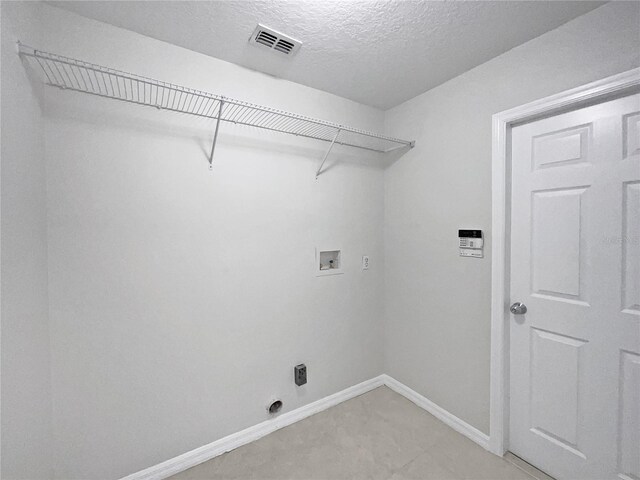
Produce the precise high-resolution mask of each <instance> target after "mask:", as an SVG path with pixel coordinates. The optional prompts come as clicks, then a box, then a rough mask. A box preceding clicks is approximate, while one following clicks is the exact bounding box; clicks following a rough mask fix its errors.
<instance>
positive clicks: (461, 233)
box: [458, 230, 484, 258]
mask: <svg viewBox="0 0 640 480" xmlns="http://www.w3.org/2000/svg"><path fill="white" fill-rule="evenodd" d="M458 242H459V243H458V246H459V247H460V256H461V257H476V258H482V257H484V239H483V238H482V230H458Z"/></svg>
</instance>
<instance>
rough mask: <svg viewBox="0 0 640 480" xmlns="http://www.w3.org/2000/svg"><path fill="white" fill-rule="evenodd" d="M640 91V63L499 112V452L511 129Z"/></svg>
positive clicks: (505, 431)
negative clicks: (609, 75) (635, 66)
mask: <svg viewBox="0 0 640 480" xmlns="http://www.w3.org/2000/svg"><path fill="white" fill-rule="evenodd" d="M639 91H640V68H634V69H633V70H629V71H627V72H623V73H620V74H617V75H613V76H611V77H608V78H605V79H603V80H598V81H596V82H593V83H589V84H587V85H583V86H581V87H577V88H574V89H571V90H567V91H565V92H562V93H559V94H557V95H552V96H550V97H546V98H543V99H541V100H536V101H534V102H531V103H527V104H525V105H522V106H519V107H516V108H513V109H510V110H505V111H503V112H500V113H496V114H495V115H493V118H492V122H493V133H492V177H491V180H492V197H491V200H492V207H491V209H492V213H491V217H492V221H491V229H492V230H491V232H492V242H491V367H490V408H489V412H490V420H489V433H490V436H489V450H490V451H491V452H492V453H495V454H496V455H499V456H502V455H504V453H505V452H506V451H507V450H508V448H509V438H508V436H509V428H508V426H509V403H508V401H507V396H508V392H509V375H508V369H507V367H508V363H507V362H508V358H509V324H508V319H509V311H508V308H509V305H508V302H509V280H510V279H509V269H510V265H509V258H510V257H509V254H510V252H509V239H510V225H509V217H510V203H511V202H510V185H511V182H510V171H511V154H510V151H509V149H510V145H511V142H510V138H511V128H512V126H513V125H515V124H518V123H522V122H525V121H531V120H534V119H536V118H542V117H546V116H551V115H557V114H559V113H563V112H566V111H570V110H575V109H578V108H581V107H584V106H587V105H590V104H595V103H600V102H603V101H606V100H609V99H612V98H616V97H622V96H626V95H629V94H633V93H637V92H639Z"/></svg>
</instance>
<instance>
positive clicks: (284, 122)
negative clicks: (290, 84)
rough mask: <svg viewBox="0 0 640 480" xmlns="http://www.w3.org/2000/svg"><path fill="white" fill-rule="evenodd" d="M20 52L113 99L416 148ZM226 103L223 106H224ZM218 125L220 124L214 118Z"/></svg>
mask: <svg viewBox="0 0 640 480" xmlns="http://www.w3.org/2000/svg"><path fill="white" fill-rule="evenodd" d="M18 51H19V53H20V55H21V56H23V57H25V58H33V59H35V64H36V65H37V66H38V67H39V69H40V70H41V71H42V73H43V74H44V77H45V83H46V84H48V85H51V86H55V87H59V88H61V89H65V90H71V91H76V92H81V93H88V94H90V95H94V96H99V97H104V98H111V99H115V100H120V101H124V102H128V103H133V104H137V105H145V106H151V107H156V108H159V109H163V110H169V111H173V112H177V113H185V114H189V115H195V116H199V117H204V118H209V119H214V120H217V122H220V121H223V122H229V123H234V124H237V125H246V126H251V127H256V128H260V129H264V130H270V131H275V132H280V133H285V134H290V135H295V136H299V137H303V138H313V139H316V140H321V141H324V142H329V143H331V146H333V144H338V145H346V146H350V147H356V148H362V149H365V150H370V151H375V152H388V151H393V150H397V149H399V148H412V147H413V145H414V142H413V141H408V140H402V139H398V138H394V137H389V136H385V135H380V134H377V133H373V132H368V131H365V130H361V129H358V128H353V127H348V126H345V125H341V124H338V123H333V122H328V121H326V120H319V119H315V118H311V117H307V116H304V115H300V114H296V113H291V112H286V111H283V110H278V109H274V108H270V107H265V106H262V105H257V104H252V103H248V102H244V101H242V100H236V99H233V98H228V97H224V96H221V95H216V94H213V93H209V92H204V91H201V90H196V89H192V88H188V87H184V86H181V85H176V84H173V83H169V82H164V81H161V80H155V79H152V78H149V77H144V76H141V75H136V74H133V73H128V72H124V71H120V70H115V69H113V68H109V67H103V66H100V65H96V64H92V63H88V62H85V61H82V60H76V59H73V58H69V57H63V56H60V55H56V54H53V53H47V52H43V51H41V50H36V49H33V48H31V47H27V46H25V45H22V44H20V43H19V44H18ZM223 102H224V106H225V108H224V109H221V108H220V106H221V104H222V103H223ZM216 125H217V126H218V123H216Z"/></svg>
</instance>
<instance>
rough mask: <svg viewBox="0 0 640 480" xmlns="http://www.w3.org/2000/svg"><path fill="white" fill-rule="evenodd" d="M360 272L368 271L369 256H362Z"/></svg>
mask: <svg viewBox="0 0 640 480" xmlns="http://www.w3.org/2000/svg"><path fill="white" fill-rule="evenodd" d="M362 270H369V255H363V256H362Z"/></svg>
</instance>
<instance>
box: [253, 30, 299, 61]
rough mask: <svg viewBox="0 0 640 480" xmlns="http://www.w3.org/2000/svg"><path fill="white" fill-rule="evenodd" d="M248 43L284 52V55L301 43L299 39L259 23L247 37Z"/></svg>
mask: <svg viewBox="0 0 640 480" xmlns="http://www.w3.org/2000/svg"><path fill="white" fill-rule="evenodd" d="M249 43H253V44H254V45H258V46H260V47H266V48H268V49H269V50H273V51H275V52H279V53H284V54H285V55H293V54H294V53H296V52H297V51H298V49H299V48H300V46H301V45H302V42H301V41H299V40H296V39H295V38H291V37H289V36H288V35H285V34H283V33H280V32H277V31H275V30H273V29H271V28H269V27H265V26H264V25H261V24H258V26H257V27H256V29H255V30H254V31H253V34H252V35H251V38H250V39H249Z"/></svg>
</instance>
